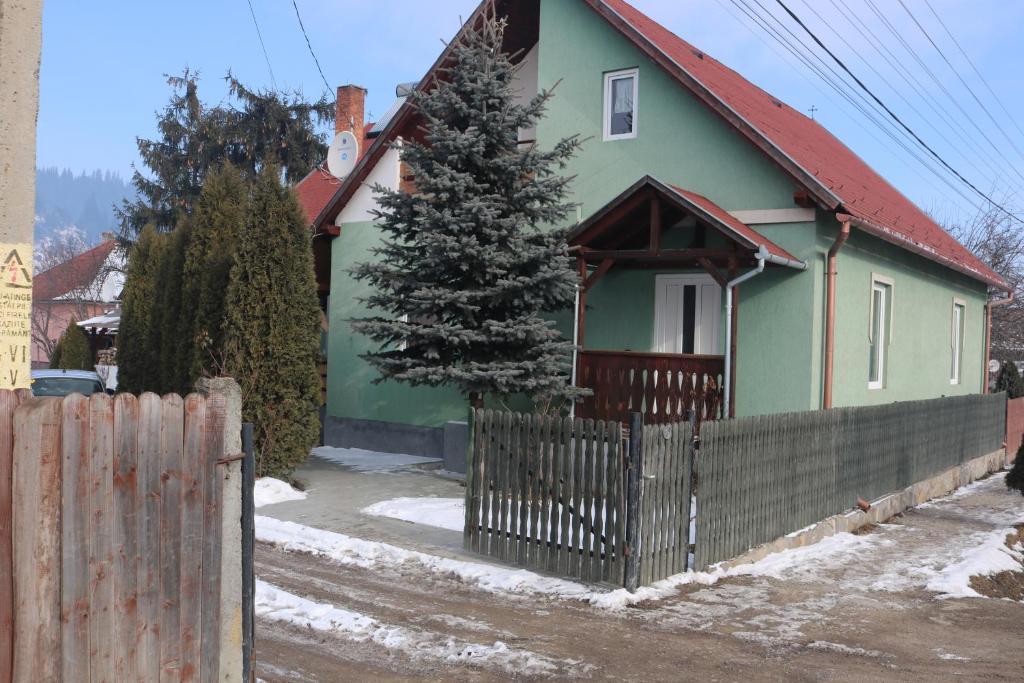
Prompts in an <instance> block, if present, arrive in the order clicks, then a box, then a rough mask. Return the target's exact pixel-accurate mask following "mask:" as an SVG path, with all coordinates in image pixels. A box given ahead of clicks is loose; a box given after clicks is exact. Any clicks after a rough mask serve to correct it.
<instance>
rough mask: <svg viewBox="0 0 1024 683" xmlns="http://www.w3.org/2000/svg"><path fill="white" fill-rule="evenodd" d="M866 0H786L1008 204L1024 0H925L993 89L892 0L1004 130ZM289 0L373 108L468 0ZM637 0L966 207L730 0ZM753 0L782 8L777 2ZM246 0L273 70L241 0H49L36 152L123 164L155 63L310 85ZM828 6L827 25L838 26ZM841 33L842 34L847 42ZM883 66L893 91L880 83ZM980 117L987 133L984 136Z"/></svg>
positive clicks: (922, 9)
mask: <svg viewBox="0 0 1024 683" xmlns="http://www.w3.org/2000/svg"><path fill="white" fill-rule="evenodd" d="M548 1H550V0H548ZM870 1H871V0H838V1H837V0H787V1H786V4H787V5H789V6H790V7H791V8H792V9H793V11H794V12H796V13H797V14H798V15H800V17H801V18H802V19H804V20H805V21H806V22H807V24H808V25H809V26H810V27H811V28H812V30H814V31H816V32H817V33H818V35H819V36H820V37H821V38H822V39H823V40H824V41H825V42H826V44H827V45H828V46H829V47H830V48H833V49H834V50H835V52H836V53H837V54H838V55H839V56H840V57H841V58H842V59H844V61H846V63H847V64H848V65H849V66H850V68H851V69H852V70H853V71H854V72H855V73H857V75H858V76H861V77H862V78H863V80H864V81H865V82H866V83H867V84H868V85H869V87H871V88H872V89H874V90H875V91H876V92H877V93H878V94H879V96H880V97H881V98H882V99H883V100H885V101H886V103H887V104H890V105H891V106H892V107H893V109H894V110H895V111H896V112H897V113H898V114H899V115H900V116H901V117H904V118H905V119H906V121H907V122H908V124H909V125H911V127H913V128H914V129H915V130H916V131H917V132H918V133H919V134H920V135H921V137H922V138H924V139H925V140H926V141H927V142H929V144H931V145H932V146H933V147H934V148H935V149H936V151H937V152H938V153H939V154H941V155H942V156H943V157H944V158H946V159H947V160H948V161H949V162H950V164H951V165H952V166H954V167H955V168H957V170H959V171H961V172H962V173H963V174H964V175H966V176H968V177H969V178H970V179H972V180H973V181H974V182H975V183H976V184H977V185H978V186H979V187H980V188H981V189H982V190H983V191H985V192H986V193H989V194H993V195H994V196H996V197H997V198H998V199H999V200H1001V201H1006V202H1008V203H1010V204H1012V205H1014V206H1018V205H1020V203H1021V202H1019V201H1018V197H1017V196H1016V195H1017V194H1018V188H1022V187H1024V154H1022V153H1021V152H1024V133H1022V132H1021V130H1020V129H1024V119H1022V120H1020V121H1011V120H1010V119H1009V118H1008V117H1007V115H1006V114H1005V113H1004V112H1003V110H1002V108H1001V105H1002V106H1005V107H1006V108H1007V109H1008V110H1009V111H1010V112H1015V111H1024V88H1022V86H1024V69H1022V66H1024V62H1022V58H1021V55H1020V38H1019V36H1020V34H1021V31H1022V29H1024V2H1017V1H1012V2H1006V1H1000V0H928V2H930V3H931V7H933V8H934V9H935V11H936V12H937V13H938V14H939V15H940V16H941V17H942V19H943V20H944V21H945V23H946V26H948V27H949V29H950V30H951V31H952V33H953V35H954V36H955V38H956V40H957V41H959V43H960V44H961V45H962V46H963V48H964V49H965V51H966V52H967V53H968V55H969V56H970V58H971V59H972V60H973V61H974V63H975V64H976V65H977V67H978V69H979V70H980V71H981V73H982V74H983V75H984V77H985V79H986V80H987V81H988V84H989V85H990V86H991V87H992V89H993V90H994V91H995V93H996V94H997V95H998V97H999V102H997V101H996V100H995V99H993V97H992V95H991V94H990V93H989V92H988V90H987V89H986V88H985V85H984V84H982V83H981V81H980V80H979V79H978V77H977V76H976V75H975V74H974V73H973V71H972V70H971V67H970V66H969V65H968V64H967V63H966V62H965V61H964V59H963V57H962V56H961V54H960V53H959V51H958V50H957V48H956V46H955V45H954V44H953V42H952V41H951V40H950V38H949V36H948V35H947V34H946V33H945V32H944V30H943V29H942V27H941V26H940V25H939V24H938V23H937V21H936V19H935V17H934V15H933V14H932V13H931V10H930V9H929V6H928V5H927V4H926V0H904V2H905V3H906V5H907V6H908V7H909V8H910V10H911V12H913V14H914V16H915V17H916V18H917V19H918V20H919V21H920V22H921V23H922V24H923V25H924V27H925V29H926V30H928V31H929V33H930V34H931V36H932V38H933V39H935V40H936V42H937V43H938V45H939V47H940V48H941V49H942V50H943V52H944V53H945V55H946V57H947V58H949V59H950V61H951V62H952V63H953V64H954V66H956V68H957V69H958V70H959V73H960V74H961V75H962V76H963V77H964V78H965V80H966V81H967V84H968V85H969V86H970V87H971V88H972V89H973V90H974V92H975V94H976V95H978V96H979V99H981V101H982V102H983V103H984V104H985V106H986V107H987V108H988V110H989V112H990V113H991V114H992V115H993V116H994V117H995V119H996V121H997V122H998V123H999V125H1000V126H1001V127H1002V128H1003V130H1004V131H1005V132H1006V134H1007V137H1004V136H1003V133H1002V132H1000V131H999V129H998V128H997V127H996V126H995V125H994V124H993V123H992V122H991V121H990V120H989V119H988V115H987V114H986V113H985V112H984V111H983V110H982V109H981V108H980V107H979V106H978V105H977V104H976V103H975V101H974V100H973V99H972V96H971V94H970V93H969V92H968V90H967V89H966V88H965V87H964V86H963V85H962V84H961V83H960V82H959V81H958V80H957V77H956V75H955V74H954V72H953V71H951V70H950V69H949V67H948V66H947V65H946V64H945V63H944V62H943V61H942V57H941V56H940V55H939V53H938V52H937V51H936V50H935V49H934V48H933V47H932V46H931V45H930V44H929V43H928V42H927V38H925V36H924V35H923V34H922V33H921V32H920V31H919V30H918V29H917V27H916V26H915V25H914V24H913V22H912V19H911V18H910V16H909V15H908V14H907V13H906V12H905V11H904V10H903V9H902V7H901V6H900V5H899V3H898V0H873V2H874V6H875V7H876V8H879V9H880V10H881V12H882V14H883V16H885V17H886V18H887V19H888V20H889V21H890V22H891V24H892V26H893V28H894V29H895V30H896V31H897V32H898V33H899V34H900V35H901V37H903V38H904V40H906V41H907V43H908V44H909V45H910V46H911V47H912V48H913V49H914V51H915V52H916V53H917V54H918V55H919V56H920V58H921V59H922V60H923V61H924V63H925V64H926V65H927V66H928V67H929V68H930V69H931V70H932V71H933V73H934V74H935V76H937V77H938V80H939V82H940V83H941V86H940V85H937V84H935V83H934V82H932V81H931V80H930V79H929V78H928V76H926V75H925V72H924V71H923V70H922V68H921V67H920V66H919V65H918V64H916V63H915V62H914V61H913V59H912V57H911V56H910V54H909V53H907V52H903V51H902V50H903V47H902V46H900V45H899V44H898V43H897V41H896V40H895V39H894V38H893V37H892V36H891V35H890V34H888V33H886V31H887V29H886V28H885V27H884V26H883V24H882V23H881V21H880V19H879V18H878V17H877V16H876V15H875V14H873V13H872V11H871V8H870V6H869V5H868V4H867V3H869V2H870ZM297 2H298V6H299V10H300V11H301V13H302V18H303V22H304V23H305V26H306V29H307V31H308V32H309V38H310V41H311V42H312V44H313V48H314V50H315V51H316V53H317V56H318V57H319V59H320V63H321V66H322V67H323V70H324V73H325V75H326V77H327V80H328V82H329V83H330V84H331V86H332V87H333V86H335V85H338V84H342V83H350V82H352V83H358V84H360V85H363V86H365V87H367V88H368V89H369V96H368V109H369V111H370V112H371V113H372V114H376V115H379V114H381V113H383V112H384V111H385V110H386V109H387V107H388V105H389V104H390V103H391V100H392V99H393V97H394V86H395V85H396V84H397V83H400V82H404V81H410V80H417V79H418V78H419V77H420V76H421V75H422V74H423V72H424V70H425V69H426V68H428V67H429V65H430V64H431V63H432V62H433V60H434V58H435V57H436V56H437V53H438V52H439V50H440V49H441V41H442V40H447V39H449V38H450V37H451V36H452V35H453V34H454V33H455V31H456V30H457V29H458V26H459V19H460V17H465V16H467V15H468V14H469V13H470V12H472V10H473V8H474V7H475V5H476V0H430V1H429V2H423V1H422V0H420V1H416V0H374V1H372V2H368V1H364V2H359V3H356V2H350V1H349V0H297ZM633 2H634V4H635V5H636V6H637V7H638V8H639V9H641V10H642V11H644V12H646V13H648V14H650V15H651V16H652V17H653V18H655V19H656V20H658V21H660V22H661V23H662V24H664V25H665V26H667V27H668V28H669V29H671V30H672V31H674V32H676V33H678V34H679V35H681V36H682V37H683V38H685V39H687V40H688V41H690V42H691V43H693V44H695V45H696V46H698V47H700V48H701V49H703V50H705V51H707V52H708V53H709V54H711V55H713V56H715V57H716V58H718V59H719V60H721V61H723V62H725V63H726V64H728V65H729V66H731V67H732V68H734V69H736V70H737V71H739V72H740V73H742V74H743V75H745V76H746V77H747V78H749V79H751V80H752V81H754V82H755V83H757V84H758V85H760V86H761V87H763V88H765V89H766V90H768V91H769V92H772V93H773V94H774V95H776V96H777V97H779V98H781V99H783V100H785V101H786V102H787V103H789V104H790V105H792V106H794V107H795V108H798V109H801V110H803V111H807V110H809V109H810V108H811V107H814V108H816V110H817V111H816V112H815V116H816V118H817V119H818V120H819V121H821V122H822V123H823V124H824V125H825V126H826V127H828V128H829V129H830V130H831V131H832V132H833V133H835V134H836V135H837V136H839V137H840V139H842V140H843V141H844V142H845V143H846V144H848V145H849V146H850V147H851V148H852V149H853V150H854V151H856V152H857V153H858V154H860V155H861V156H862V157H863V158H864V159H865V160H866V161H868V163H870V164H871V165H873V166H874V167H875V168H876V169H877V170H878V171H879V172H881V173H882V175H884V176H885V177H886V178H888V179H889V180H890V181H891V182H892V183H893V184H894V185H895V186H896V187H897V188H899V189H900V190H902V191H903V192H904V193H906V194H907V195H908V196H909V197H910V198H911V199H912V200H914V201H915V202H917V203H918V204H919V205H920V206H922V207H923V208H925V209H926V210H930V211H932V212H935V213H937V214H939V215H942V216H949V215H953V214H957V213H959V214H966V213H969V212H971V211H973V209H972V208H971V206H970V205H969V203H968V202H967V201H965V200H964V199H962V198H961V197H960V196H958V195H957V194H956V193H954V192H953V191H952V190H950V189H949V188H948V187H946V186H945V185H944V184H942V183H941V182H940V181H938V180H936V179H935V178H934V176H931V175H929V173H928V172H927V171H926V170H924V169H923V168H922V167H921V166H920V165H918V164H917V163H916V162H914V161H913V160H912V159H911V158H910V157H909V156H908V154H907V153H906V152H905V151H903V150H901V149H899V148H898V147H896V146H895V144H894V143H892V142H891V141H889V140H888V139H887V138H885V137H884V135H883V134H882V133H881V132H879V131H878V130H877V128H875V127H873V126H872V124H870V123H869V122H867V121H866V120H865V119H864V118H863V116H861V115H860V114H857V113H855V112H854V113H851V111H850V109H851V107H850V105H848V104H845V103H844V102H843V101H842V100H841V99H840V98H839V96H838V95H836V94H834V93H833V92H832V91H830V90H828V87H827V86H826V85H824V84H823V83H822V82H821V81H820V80H818V79H817V77H816V76H814V75H813V74H812V73H810V71H809V70H807V69H806V67H802V66H796V64H797V62H796V61H795V60H794V59H793V58H792V57H791V56H789V55H788V53H785V52H784V51H783V48H781V47H779V46H778V45H777V44H776V43H774V42H772V40H771V38H769V37H768V36H767V35H766V34H765V33H764V32H763V31H761V30H760V29H758V30H757V31H756V32H755V31H753V30H751V28H750V26H752V24H751V22H750V20H749V18H748V19H745V21H746V23H742V22H741V21H740V18H739V17H741V16H742V15H741V14H740V13H739V11H738V10H737V9H736V6H735V5H734V4H733V2H732V0H633ZM762 2H763V5H764V6H765V7H770V8H772V9H773V11H774V12H775V13H776V15H777V16H780V17H781V16H782V12H781V10H780V8H779V7H778V5H777V4H776V3H775V2H773V1H772V0H762ZM748 4H749V5H751V6H752V7H755V8H756V7H757V4H756V2H753V1H750V0H748ZM844 6H845V7H848V8H849V9H850V10H852V11H853V12H854V13H855V14H856V16H857V17H858V18H860V19H861V20H862V21H864V22H865V24H866V25H867V26H868V27H869V28H871V30H873V31H874V32H875V33H876V34H877V35H879V36H881V37H885V43H886V45H887V47H888V48H889V49H891V50H892V51H893V55H894V56H895V57H896V58H897V59H896V60H894V61H895V63H896V64H897V65H898V66H899V67H903V68H907V69H908V70H910V71H911V72H912V73H913V74H914V75H915V76H916V78H917V79H919V81H920V84H921V85H920V87H919V89H920V93H916V92H913V90H912V89H911V88H910V87H908V86H906V84H904V83H903V81H901V80H900V78H901V77H900V75H899V74H897V73H896V71H894V70H893V67H892V66H891V65H890V64H887V63H886V61H885V57H883V56H882V55H881V53H879V52H878V51H876V50H875V49H874V48H873V47H871V45H870V44H868V43H867V42H866V41H865V39H864V37H862V35H861V34H860V33H858V31H857V30H856V28H857V27H856V26H855V25H853V24H851V23H850V22H849V21H847V20H846V19H845V18H844V17H843V16H842V15H841V14H840V8H842V7H844ZM252 7H253V10H254V11H255V13H256V17H257V19H258V20H259V25H260V29H261V31H262V35H263V40H264V42H265V44H266V49H267V52H268V54H269V57H270V64H271V67H272V69H273V80H272V78H271V75H270V72H269V69H268V67H267V63H266V60H265V59H264V56H263V52H262V50H261V49H260V43H259V40H258V38H257V35H256V29H255V28H254V26H253V21H252V17H251V16H250V13H249V5H248V3H247V2H246V0H209V1H206V2H203V1H199V0H176V1H175V2H155V1H152V0H133V1H126V0H97V1H96V2H82V1H81V0H47V1H46V3H45V5H44V18H43V57H42V67H41V72H40V112H39V134H38V163H39V165H43V166H47V165H56V166H60V167H65V166H66V167H69V168H71V169H74V170H76V171H81V170H92V169H96V168H99V169H104V170H113V171H117V172H119V173H121V174H122V175H124V176H125V177H127V176H128V175H129V174H130V172H131V164H132V163H133V162H135V161H136V159H137V155H136V149H135V137H136V136H144V137H148V136H152V135H154V133H155V125H154V112H155V111H156V110H158V109H160V108H162V107H163V106H164V104H165V102H166V100H167V96H168V89H167V87H166V85H165V82H164V77H163V74H165V73H171V74H173V73H180V72H181V71H182V69H183V68H184V67H186V66H188V67H191V68H193V69H198V70H199V71H200V73H201V74H202V76H203V84H204V85H203V93H204V98H205V99H206V100H208V101H212V102H216V101H218V100H220V98H221V97H223V95H224V93H225V88H224V86H223V82H222V80H221V77H222V76H223V75H224V74H225V73H226V71H227V70H228V69H229V68H230V69H231V70H232V71H233V72H234V74H235V75H236V76H238V77H239V78H240V79H241V80H242V81H243V82H245V83H246V84H249V85H251V86H270V85H272V83H273V82H276V84H277V86H278V87H280V88H286V89H299V90H302V91H303V92H305V93H306V94H307V95H309V96H311V97H315V96H317V95H319V94H320V93H321V92H323V91H324V89H325V87H324V84H323V82H322V80H321V78H320V74H319V73H318V72H317V69H316V65H315V64H314V63H313V59H312V57H310V54H309V51H308V49H307V47H306V43H305V39H304V38H303V35H302V32H301V31H300V29H299V25H298V22H297V20H296V17H295V11H294V9H293V7H292V3H291V1H290V0H252ZM815 12H817V15H816V14H815ZM825 22H828V24H831V25H832V26H834V27H836V28H837V29H839V30H840V31H841V32H842V38H840V37H839V36H838V35H837V34H835V33H833V32H832V31H831V29H829V28H828V26H826V24H825ZM794 30H798V29H795V28H794ZM843 38H845V40H846V41H848V42H849V43H850V45H847V44H844V42H843ZM851 45H852V46H853V48H854V49H851ZM780 55H784V56H785V58H783V56H780ZM875 70H877V72H878V73H875ZM878 74H881V76H879V75H878ZM886 80H888V81H889V83H892V84H893V85H894V86H896V88H897V90H898V91H899V92H896V91H894V90H893V89H890V87H889V85H887V84H886V82H885V81H886ZM942 88H945V89H946V90H948V91H949V93H950V95H951V96H952V100H951V99H948V98H947V95H946V94H945V93H944V92H943V91H942ZM901 96H902V97H901ZM903 98H905V100H904V99H903ZM953 100H955V102H956V103H955V104H954V102H953ZM936 103H938V104H940V105H941V107H942V109H941V110H940V111H939V112H936V111H935V110H934V109H932V107H937V106H938V105H937V104H936ZM960 108H962V109H963V111H960ZM942 117H946V118H947V119H948V123H944V122H943V121H942ZM975 126H977V128H978V129H980V132H979V130H978V129H976V128H975ZM1018 126H1019V127H1020V129H1018ZM982 132H983V133H984V135H987V136H988V138H989V139H990V140H991V143H989V142H987V141H986V140H984V138H983V137H982ZM963 191H964V192H967V191H966V190H963ZM1021 197H1024V195H1021Z"/></svg>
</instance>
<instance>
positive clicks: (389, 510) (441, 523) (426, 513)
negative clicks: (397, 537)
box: [362, 498, 466, 532]
mask: <svg viewBox="0 0 1024 683" xmlns="http://www.w3.org/2000/svg"><path fill="white" fill-rule="evenodd" d="M362 512H364V513H366V514H368V515H374V516H377V517H391V518H393V519H400V520H402V521H403V522H414V523H415V524H426V525H428V526H435V527H438V528H440V529H449V530H451V531H459V532H461V531H462V530H463V528H464V527H465V526H466V503H465V501H464V500H463V499H462V498H392V499H391V500H382V501H381V502H379V503H374V504H373V505H370V506H368V507H365V508H363V509H362Z"/></svg>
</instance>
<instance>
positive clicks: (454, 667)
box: [256, 478, 1024, 682]
mask: <svg viewBox="0 0 1024 683" xmlns="http://www.w3.org/2000/svg"><path fill="white" fill-rule="evenodd" d="M1015 520H1017V521H1021V520H1024V499H1022V498H1021V497H1020V496H1019V495H1011V494H1010V493H1008V492H1007V491H1005V489H1004V488H1003V486H1002V482H1001V479H1000V478H993V479H992V480H989V481H987V482H983V483H981V484H979V485H976V486H975V487H974V488H972V489H971V490H970V492H968V493H967V494H965V495H959V496H955V497H953V498H950V499H946V500H943V501H941V502H938V503H934V504H931V505H928V506H925V507H923V508H920V509H917V510H913V511H910V512H908V513H907V514H906V515H905V516H903V517H902V518H900V519H898V520H894V523H893V524H891V525H885V526H883V527H879V528H878V529H876V530H874V531H873V532H871V533H870V534H866V535H864V536H861V537H859V538H858V539H857V540H856V541H854V542H852V543H847V544H845V545H843V546H841V547H838V546H837V550H836V552H835V553H832V554H825V555H819V556H817V557H816V558H815V560H814V561H809V562H807V563H806V564H801V565H797V566H791V567H788V568H786V569H785V571H784V572H782V578H777V577H770V576H751V577H738V578H729V579H725V580H723V581H720V582H719V583H717V584H715V585H713V586H687V587H682V588H680V589H679V591H678V593H676V594H675V595H672V596H671V597H668V598H665V599H661V600H658V601H652V602H647V603H640V604H637V605H634V606H632V607H629V608H625V609H620V610H607V609H600V608H595V607H591V606H588V605H585V604H583V603H581V602H578V601H572V600H564V599H556V598H551V597H546V596H538V595H518V594H508V593H501V594H495V593H491V592H485V591H483V590H481V589H480V588H479V587H476V586H474V585H472V584H471V583H466V582H462V581H460V580H458V579H456V578H454V577H452V576H446V575H443V574H438V573H429V572H424V571H423V570H422V568H421V567H418V566H416V565H412V564H398V565H387V564H375V565H373V566H370V567H357V566H345V565H343V564H339V563H337V562H334V561H332V560H328V559H322V558H317V557H313V556H310V555H306V554H300V553H293V552H286V551H284V550H281V549H278V548H276V547H273V546H269V545H265V544H260V546H259V548H258V551H257V566H256V573H257V576H258V577H259V578H260V579H261V580H262V581H265V582H266V583H268V584H272V585H273V586H275V587H278V588H280V589H282V590H284V591H287V592H289V593H291V594H294V595H296V596H301V597H302V598H305V599H308V600H310V601H313V602H315V603H320V604H323V605H333V606H335V607H338V608H343V609H345V610H351V611H353V612H357V613H359V614H361V615H365V616H367V617H371V618H372V619H374V620H376V621H377V622H379V624H380V625H381V628H380V629H378V631H377V632H375V635H374V636H373V637H372V638H359V639H354V638H352V637H348V636H346V635H345V634H344V633H333V632H330V631H322V630H315V629H311V628H306V627H300V626H295V625H292V624H285V623H282V622H280V621H273V620H261V621H260V622H259V623H258V645H257V649H258V659H259V663H258V668H257V670H258V675H259V677H260V678H261V679H263V680H266V681H304V680H308V681H363V680H375V681H376V680H380V681H404V680H458V681H491V680H508V679H511V678H516V679H521V680H532V679H550V678H574V677H579V678H591V679H598V680H610V679H614V680H628V681H633V680H635V681H640V680H643V681H685V680H700V681H702V682H703V681H754V680H756V681H762V680H764V681H773V680H780V681H781V680H786V681H793V680H796V681H804V680H806V681H811V680H813V681H819V680H842V681H877V680H899V681H929V682H934V681H945V680H981V679H985V680H990V681H1000V680H1006V681H1011V680H1012V681H1017V680H1020V678H1021V664H1020V645H1021V642H1022V638H1024V605H1021V604H1019V603H1013V602H1009V601H1001V600H990V599H981V598H967V599H939V598H937V597H936V596H935V594H934V593H933V592H931V591H929V590H926V589H925V586H926V585H927V583H928V582H929V581H930V580H932V579H934V578H935V576H937V575H940V574H941V573H942V571H943V569H944V568H945V567H947V566H949V565H950V564H952V563H954V562H955V561H956V560H957V559H958V557H959V555H960V553H961V552H962V550H963V549H966V548H969V547H972V545H973V544H976V543H977V540H978V539H979V538H980V537H981V536H982V535H984V534H986V533H988V534H991V532H992V530H993V529H998V528H1001V527H1002V526H1005V525H1007V524H1009V523H1013V522H1014V521H1015ZM496 642H497V643H499V645H498V646H497V647H496V646H495V643H496Z"/></svg>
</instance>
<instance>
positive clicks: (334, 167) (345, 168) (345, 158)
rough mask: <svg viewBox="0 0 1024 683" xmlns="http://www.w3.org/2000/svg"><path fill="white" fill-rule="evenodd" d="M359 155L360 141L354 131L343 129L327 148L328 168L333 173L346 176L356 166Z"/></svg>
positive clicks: (339, 176)
mask: <svg viewBox="0 0 1024 683" xmlns="http://www.w3.org/2000/svg"><path fill="white" fill-rule="evenodd" d="M358 157H359V141H358V140H356V136H355V135H353V134H352V131H348V130H343V131H341V132H340V133H338V134H337V135H335V136H334V140H333V141H332V142H331V146H330V149H328V150H327V170H328V171H330V172H331V175H333V176H337V177H338V178H344V177H345V176H347V175H348V174H349V173H351V172H352V169H353V168H355V165H356V159H357V158H358Z"/></svg>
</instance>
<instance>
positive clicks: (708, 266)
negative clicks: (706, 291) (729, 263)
mask: <svg viewBox="0 0 1024 683" xmlns="http://www.w3.org/2000/svg"><path fill="white" fill-rule="evenodd" d="M697 263H699V264H700V266H701V268H703V269H704V270H706V271H707V272H708V275H710V276H711V277H712V278H714V280H715V282H717V283H718V286H719V287H721V288H722V289H725V287H726V285H728V284H729V280H727V279H726V277H725V276H724V275H722V273H721V272H720V271H719V270H718V268H715V264H714V263H712V262H711V259H709V258H699V259H697Z"/></svg>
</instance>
